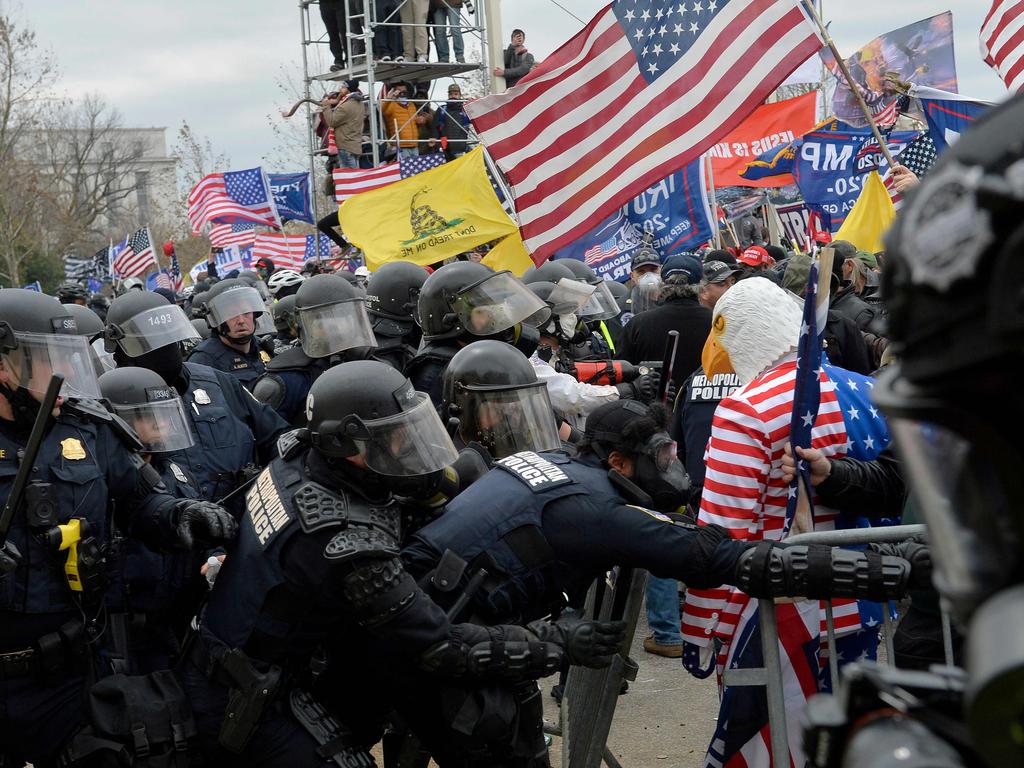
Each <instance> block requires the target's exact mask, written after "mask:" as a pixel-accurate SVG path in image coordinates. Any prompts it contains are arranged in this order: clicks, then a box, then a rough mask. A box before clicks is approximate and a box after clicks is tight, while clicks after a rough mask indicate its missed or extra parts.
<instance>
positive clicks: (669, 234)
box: [553, 159, 714, 282]
mask: <svg viewBox="0 0 1024 768" xmlns="http://www.w3.org/2000/svg"><path fill="white" fill-rule="evenodd" d="M706 190H707V186H706V184H705V183H704V163H703V161H702V160H701V159H697V160H694V161H693V162H691V163H690V164H688V165H687V166H686V167H685V168H683V169H682V170H680V171H676V172H675V173H673V174H672V175H671V176H666V177H665V178H664V179H662V180H661V181H659V182H658V183H657V184H654V185H652V186H650V187H648V188H647V189H646V190H645V191H644V192H642V193H641V194H639V195H637V196H636V197H634V198H633V199H632V200H631V201H630V202H628V203H627V204H626V205H624V206H622V208H621V209H620V210H618V211H616V212H615V213H614V214H612V215H611V216H609V217H608V218H607V219H605V220H604V221H602V222H601V223H600V224H599V225H598V226H596V227H594V229H592V230H590V231H589V232H588V233H587V234H586V235H584V236H583V237H581V238H580V239H579V240H577V241H576V242H574V243H573V244H572V245H569V246H566V247H565V248H562V249H561V250H559V251H558V252H556V253H555V255H554V256H553V258H555V259H577V260H578V261H582V262H584V263H586V264H587V265H588V266H590V267H591V268H592V269H593V270H594V271H595V272H596V273H597V275H598V277H607V278H609V279H611V280H618V281H620V282H625V281H626V280H628V279H629V273H630V269H631V266H632V262H633V255H634V254H635V253H636V251H637V249H638V248H639V247H640V245H641V243H642V242H643V241H642V236H643V233H644V232H650V233H651V234H653V235H654V241H653V245H654V247H655V249H656V250H657V251H658V253H660V254H661V256H662V258H664V257H666V256H671V255H673V254H675V253H680V252H682V251H692V250H696V249H697V248H698V247H699V246H700V245H702V244H703V243H706V242H707V241H708V240H710V239H711V238H712V237H713V236H714V218H713V216H712V211H711V206H710V204H709V202H708V198H707V192H706Z"/></svg>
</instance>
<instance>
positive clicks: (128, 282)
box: [121, 277, 146, 293]
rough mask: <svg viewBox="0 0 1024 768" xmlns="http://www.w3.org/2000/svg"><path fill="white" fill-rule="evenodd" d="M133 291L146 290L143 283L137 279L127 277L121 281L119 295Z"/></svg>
mask: <svg viewBox="0 0 1024 768" xmlns="http://www.w3.org/2000/svg"><path fill="white" fill-rule="evenodd" d="M133 289H134V290H139V291H144V290H146V283H145V281H143V280H141V279H139V278H137V277H129V278H127V279H125V280H122V281H121V293H128V291H131V290H133Z"/></svg>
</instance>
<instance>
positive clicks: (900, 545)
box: [871, 539, 933, 589]
mask: <svg viewBox="0 0 1024 768" xmlns="http://www.w3.org/2000/svg"><path fill="white" fill-rule="evenodd" d="M871 549H873V550H874V551H875V552H877V553H878V554H880V555H894V556H895V557H902V558H903V559H904V560H906V561H907V562H908V563H910V586H911V587H913V588H915V589H932V588H933V586H932V553H931V550H930V549H929V548H928V545H927V544H925V543H924V542H922V541H918V540H916V539H910V540H908V541H900V542H897V543H895V544H872V545H871Z"/></svg>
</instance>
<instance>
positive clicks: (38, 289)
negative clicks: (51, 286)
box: [21, 280, 43, 293]
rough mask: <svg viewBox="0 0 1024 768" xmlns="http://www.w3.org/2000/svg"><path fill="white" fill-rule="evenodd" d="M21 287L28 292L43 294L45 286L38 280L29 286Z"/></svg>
mask: <svg viewBox="0 0 1024 768" xmlns="http://www.w3.org/2000/svg"><path fill="white" fill-rule="evenodd" d="M21 287H22V288H24V289H25V290H26V291H35V292H36V293H42V292H43V286H42V285H40V284H39V281H38V280H34V281H33V282H31V283H29V284H28V285H23V286H21Z"/></svg>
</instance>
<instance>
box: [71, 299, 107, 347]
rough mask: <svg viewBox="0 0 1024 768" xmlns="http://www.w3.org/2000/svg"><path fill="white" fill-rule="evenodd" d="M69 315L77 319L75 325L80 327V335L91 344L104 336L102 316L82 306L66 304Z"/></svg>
mask: <svg viewBox="0 0 1024 768" xmlns="http://www.w3.org/2000/svg"><path fill="white" fill-rule="evenodd" d="M64 308H65V309H66V310H67V312H68V314H69V315H71V316H72V317H73V318H75V325H77V326H78V334H79V335H80V336H85V337H86V338H87V339H89V341H90V342H91V341H92V340H93V339H95V338H97V337H98V336H102V335H103V321H102V320H100V316H99V315H97V314H96V313H95V312H93V311H92V310H91V309H89V308H88V307H86V306H83V305H82V304H68V303H65V304H64Z"/></svg>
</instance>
